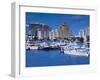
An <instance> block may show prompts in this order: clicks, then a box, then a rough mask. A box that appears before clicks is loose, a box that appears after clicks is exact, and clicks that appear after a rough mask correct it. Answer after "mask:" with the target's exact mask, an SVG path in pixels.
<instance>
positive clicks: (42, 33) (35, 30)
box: [28, 23, 51, 39]
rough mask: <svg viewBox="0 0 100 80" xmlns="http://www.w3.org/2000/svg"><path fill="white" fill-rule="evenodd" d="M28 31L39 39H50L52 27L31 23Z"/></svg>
mask: <svg viewBox="0 0 100 80" xmlns="http://www.w3.org/2000/svg"><path fill="white" fill-rule="evenodd" d="M29 27H30V29H29V30H28V33H29V34H31V35H33V36H34V37H37V38H38V39H48V38H49V32H50V31H51V28H50V27H49V26H48V25H45V24H40V23H34V24H30V25H29Z"/></svg>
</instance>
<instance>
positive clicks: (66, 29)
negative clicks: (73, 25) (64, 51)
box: [59, 23, 70, 39]
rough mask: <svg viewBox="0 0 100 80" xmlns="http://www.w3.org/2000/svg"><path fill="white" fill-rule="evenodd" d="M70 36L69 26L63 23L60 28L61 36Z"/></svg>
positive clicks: (62, 37) (63, 37)
mask: <svg viewBox="0 0 100 80" xmlns="http://www.w3.org/2000/svg"><path fill="white" fill-rule="evenodd" d="M69 37H70V30H69V26H68V25H67V24H66V23H63V24H62V25H61V26H60V28H59V38H61V39H65V38H69Z"/></svg>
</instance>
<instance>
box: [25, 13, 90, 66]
mask: <svg viewBox="0 0 100 80" xmlns="http://www.w3.org/2000/svg"><path fill="white" fill-rule="evenodd" d="M34 17H35V18H34ZM25 49H26V50H25V51H26V58H25V59H26V67H39V66H58V65H59V66H60V65H82V64H89V63H90V26H89V15H74V14H47V13H30V12H26V35H25Z"/></svg>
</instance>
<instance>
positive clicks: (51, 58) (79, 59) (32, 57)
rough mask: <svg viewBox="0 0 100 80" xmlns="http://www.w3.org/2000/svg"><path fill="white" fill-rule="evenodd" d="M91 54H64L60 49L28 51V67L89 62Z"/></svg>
mask: <svg viewBox="0 0 100 80" xmlns="http://www.w3.org/2000/svg"><path fill="white" fill-rule="evenodd" d="M89 62H90V61H89V56H88V57H86V56H74V55H68V54H63V53H61V52H60V51H59V50H46V51H44V50H30V51H26V67H39V66H58V65H78V64H89Z"/></svg>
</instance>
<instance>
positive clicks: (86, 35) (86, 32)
mask: <svg viewBox="0 0 100 80" xmlns="http://www.w3.org/2000/svg"><path fill="white" fill-rule="evenodd" d="M79 37H82V38H83V39H84V42H88V41H89V38H90V30H89V27H88V28H87V29H81V30H80V32H79Z"/></svg>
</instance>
